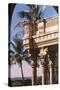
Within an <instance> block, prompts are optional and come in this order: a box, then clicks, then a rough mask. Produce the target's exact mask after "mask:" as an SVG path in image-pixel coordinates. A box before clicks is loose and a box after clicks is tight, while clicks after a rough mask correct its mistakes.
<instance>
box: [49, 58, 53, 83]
mask: <svg viewBox="0 0 60 90" xmlns="http://www.w3.org/2000/svg"><path fill="white" fill-rule="evenodd" d="M48 59H49V72H50V84H52V64H53V63H52V61H51V60H50V58H49V56H48Z"/></svg>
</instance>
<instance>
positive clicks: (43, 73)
mask: <svg viewBox="0 0 60 90" xmlns="http://www.w3.org/2000/svg"><path fill="white" fill-rule="evenodd" d="M46 55H47V48H41V49H40V54H39V56H40V61H41V66H42V85H44V84H45V56H46Z"/></svg>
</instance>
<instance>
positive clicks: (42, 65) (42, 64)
mask: <svg viewBox="0 0 60 90" xmlns="http://www.w3.org/2000/svg"><path fill="white" fill-rule="evenodd" d="M41 60H43V59H41ZM41 67H42V85H44V82H45V81H44V63H41Z"/></svg>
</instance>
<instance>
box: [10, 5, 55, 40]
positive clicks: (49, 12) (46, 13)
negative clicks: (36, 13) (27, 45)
mask: <svg viewBox="0 0 60 90" xmlns="http://www.w3.org/2000/svg"><path fill="white" fill-rule="evenodd" d="M26 9H27V6H26V5H25V4H16V6H15V9H14V12H13V15H12V22H11V40H12V39H13V37H14V35H15V34H16V33H17V32H19V35H20V38H21V37H22V36H23V33H22V28H20V27H16V28H15V26H16V23H17V22H19V21H22V20H23V19H22V18H20V17H19V15H18V13H19V12H20V11H22V10H26ZM42 15H43V17H44V18H48V17H50V16H54V15H56V11H55V10H54V8H53V7H52V6H48V5H47V6H44V7H43V8H42Z"/></svg>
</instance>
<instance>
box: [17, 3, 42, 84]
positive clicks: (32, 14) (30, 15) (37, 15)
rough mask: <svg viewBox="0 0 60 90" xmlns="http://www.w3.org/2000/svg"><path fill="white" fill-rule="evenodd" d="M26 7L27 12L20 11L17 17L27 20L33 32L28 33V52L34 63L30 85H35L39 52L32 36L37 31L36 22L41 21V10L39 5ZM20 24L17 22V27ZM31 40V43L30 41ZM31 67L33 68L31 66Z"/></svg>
mask: <svg viewBox="0 0 60 90" xmlns="http://www.w3.org/2000/svg"><path fill="white" fill-rule="evenodd" d="M27 7H28V10H24V11H21V12H19V16H20V17H21V18H26V20H28V22H31V23H32V25H33V31H32V32H29V34H30V38H29V47H30V49H29V52H30V54H31V59H32V61H33V62H34V63H35V65H34V63H33V64H32V63H31V64H32V65H34V68H33V76H32V85H34V84H36V79H37V76H36V74H37V70H36V66H37V56H38V53H39V50H38V46H37V45H36V43H35V41H34V39H33V37H32V35H33V34H35V32H36V30H37V23H36V21H37V20H39V19H42V17H41V14H42V12H41V10H40V6H39V5H33V4H32V5H29V4H28V5H27ZM21 24H23V23H21V22H18V23H17V26H20V25H21ZM32 40H33V41H32ZM34 44H35V45H36V46H37V47H36V48H35V47H34ZM32 67H33V66H32Z"/></svg>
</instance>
